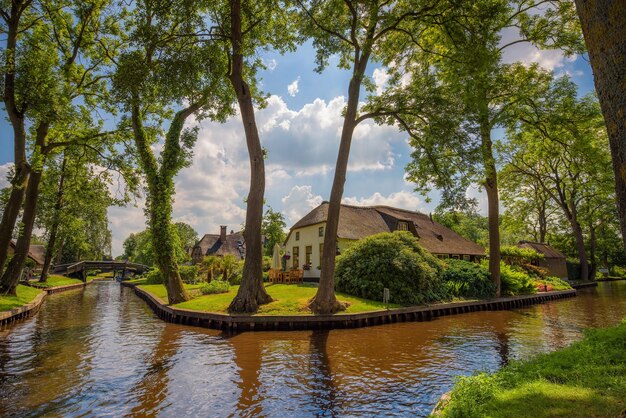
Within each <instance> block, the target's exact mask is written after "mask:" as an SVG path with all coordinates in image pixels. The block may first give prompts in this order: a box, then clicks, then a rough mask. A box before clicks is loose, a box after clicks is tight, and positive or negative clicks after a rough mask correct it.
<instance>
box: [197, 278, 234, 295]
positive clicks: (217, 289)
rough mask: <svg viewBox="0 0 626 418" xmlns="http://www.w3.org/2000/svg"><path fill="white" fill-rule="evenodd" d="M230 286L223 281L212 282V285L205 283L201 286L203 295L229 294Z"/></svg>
mask: <svg viewBox="0 0 626 418" xmlns="http://www.w3.org/2000/svg"><path fill="white" fill-rule="evenodd" d="M229 288H230V284H229V283H228V282H225V281H223V280H212V281H211V282H210V283H207V282H204V283H202V286H200V292H202V294H203V295H214V294H216V293H228V289H229Z"/></svg>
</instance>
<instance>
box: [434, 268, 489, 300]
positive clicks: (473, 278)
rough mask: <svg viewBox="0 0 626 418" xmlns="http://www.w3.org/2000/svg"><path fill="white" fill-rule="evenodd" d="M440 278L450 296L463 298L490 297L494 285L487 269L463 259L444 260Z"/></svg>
mask: <svg viewBox="0 0 626 418" xmlns="http://www.w3.org/2000/svg"><path fill="white" fill-rule="evenodd" d="M446 263H447V267H446V268H445V269H444V270H443V274H442V280H443V283H444V286H445V287H446V289H447V291H448V293H449V294H450V296H453V297H463V298H491V297H494V296H495V294H496V285H495V284H494V282H493V281H492V280H491V275H490V274H489V270H487V269H486V268H485V267H483V266H481V265H480V264H478V263H471V262H469V261H463V260H446Z"/></svg>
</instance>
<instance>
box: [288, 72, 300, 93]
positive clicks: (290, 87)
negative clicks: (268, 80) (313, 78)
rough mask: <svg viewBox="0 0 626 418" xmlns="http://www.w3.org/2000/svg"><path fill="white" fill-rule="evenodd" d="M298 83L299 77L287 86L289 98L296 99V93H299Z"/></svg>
mask: <svg viewBox="0 0 626 418" xmlns="http://www.w3.org/2000/svg"><path fill="white" fill-rule="evenodd" d="M299 83H300V77H298V78H296V79H295V80H293V82H292V83H291V84H289V85H288V86H287V92H288V93H289V95H290V96H291V97H296V94H298V92H299V91H300V88H299V87H298V84H299Z"/></svg>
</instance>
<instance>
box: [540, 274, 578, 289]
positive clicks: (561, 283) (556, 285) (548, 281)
mask: <svg viewBox="0 0 626 418" xmlns="http://www.w3.org/2000/svg"><path fill="white" fill-rule="evenodd" d="M536 283H541V284H542V285H544V286H552V290H569V289H571V288H572V286H570V284H569V283H567V282H566V281H565V280H561V279H559V278H558V277H552V276H548V277H546V278H544V279H540V280H537V281H536Z"/></svg>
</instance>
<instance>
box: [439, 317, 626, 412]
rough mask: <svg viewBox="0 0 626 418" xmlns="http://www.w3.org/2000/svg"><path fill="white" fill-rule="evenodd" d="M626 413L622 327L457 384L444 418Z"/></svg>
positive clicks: (625, 329) (625, 334)
mask: <svg viewBox="0 0 626 418" xmlns="http://www.w3.org/2000/svg"><path fill="white" fill-rule="evenodd" d="M625 412H626V321H624V322H622V324H621V325H618V326H616V327H611V328H604V329H598V330H589V331H587V332H586V336H585V339H583V340H582V341H580V342H578V343H575V344H573V345H572V346H570V347H568V348H565V349H563V350H560V351H556V352H554V353H550V354H544V355H540V356H537V357H535V358H534V359H531V360H529V361H525V362H514V363H511V364H510V365H509V366H507V367H505V368H503V369H502V370H500V371H498V372H497V373H494V374H480V375H477V376H472V377H466V378H461V379H460V380H459V382H457V384H456V385H455V387H454V389H453V390H452V392H451V398H450V402H449V403H448V404H447V405H446V407H445V408H444V410H443V411H442V412H441V416H444V417H484V416H489V417H617V416H624V413H625Z"/></svg>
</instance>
